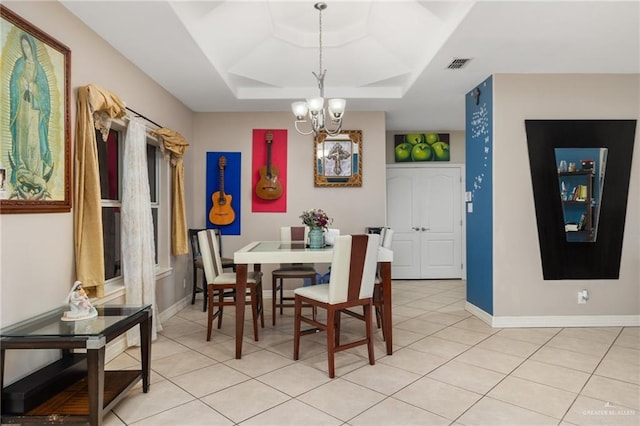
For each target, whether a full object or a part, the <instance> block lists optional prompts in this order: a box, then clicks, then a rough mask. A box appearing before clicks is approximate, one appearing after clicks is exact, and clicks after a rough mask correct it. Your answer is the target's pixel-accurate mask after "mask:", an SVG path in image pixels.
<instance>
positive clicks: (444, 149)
mask: <svg viewBox="0 0 640 426" xmlns="http://www.w3.org/2000/svg"><path fill="white" fill-rule="evenodd" d="M431 148H432V149H433V154H434V155H435V160H436V161H449V144H448V143H445V142H436V143H434V144H433V145H431Z"/></svg>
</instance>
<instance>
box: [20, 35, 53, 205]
mask: <svg viewBox="0 0 640 426" xmlns="http://www.w3.org/2000/svg"><path fill="white" fill-rule="evenodd" d="M20 48H21V50H22V56H20V57H19V58H18V59H17V60H16V62H15V64H14V66H13V71H12V72H11V78H10V80H9V96H10V107H9V125H10V127H11V140H12V145H11V152H10V153H9V164H10V166H11V177H10V178H9V182H10V183H11V185H12V187H13V192H12V193H11V195H10V196H9V198H20V199H46V198H51V194H50V193H49V189H48V182H49V180H50V179H51V175H52V174H53V171H54V167H55V165H54V163H53V160H52V158H51V150H50V149H49V117H50V115H51V96H50V92H49V82H48V81H47V75H46V73H45V71H44V68H43V67H42V65H41V64H40V62H39V61H38V57H37V46H36V42H35V40H34V39H33V37H31V36H30V35H29V34H26V33H23V34H22V35H21V36H20Z"/></svg>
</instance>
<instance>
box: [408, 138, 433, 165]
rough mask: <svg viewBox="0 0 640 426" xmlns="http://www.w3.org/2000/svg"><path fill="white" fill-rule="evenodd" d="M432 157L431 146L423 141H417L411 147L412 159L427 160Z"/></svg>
mask: <svg viewBox="0 0 640 426" xmlns="http://www.w3.org/2000/svg"><path fill="white" fill-rule="evenodd" d="M432 157H433V150H432V149H431V146H430V145H429V144H427V143H425V142H423V143H419V144H417V145H416V146H414V147H413V149H411V159H412V160H413V161H429V160H431V158H432Z"/></svg>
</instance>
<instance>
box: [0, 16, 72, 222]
mask: <svg viewBox="0 0 640 426" xmlns="http://www.w3.org/2000/svg"><path fill="white" fill-rule="evenodd" d="M0 15H1V25H0V28H1V29H2V30H1V31H0V46H1V51H0V70H1V73H0V83H1V87H2V90H0V103H1V104H2V105H3V106H4V108H2V109H1V113H0V168H1V169H5V170H6V176H5V179H6V181H5V186H4V190H3V191H0V207H1V209H0V211H1V212H2V213H44V212H62V211H69V210H70V209H71V199H70V186H71V185H70V178H69V175H70V146H71V139H70V131H69V68H70V55H71V52H70V50H69V49H68V48H67V47H66V46H64V45H62V44H60V43H59V42H58V41H56V40H54V39H52V38H51V37H49V36H48V35H47V34H45V33H43V32H42V31H41V30H39V29H38V28H36V27H34V26H33V25H31V24H30V23H28V22H26V21H25V20H23V19H22V18H20V17H19V16H17V15H16V14H14V13H13V12H11V11H10V10H9V9H7V8H6V7H4V6H2V5H0Z"/></svg>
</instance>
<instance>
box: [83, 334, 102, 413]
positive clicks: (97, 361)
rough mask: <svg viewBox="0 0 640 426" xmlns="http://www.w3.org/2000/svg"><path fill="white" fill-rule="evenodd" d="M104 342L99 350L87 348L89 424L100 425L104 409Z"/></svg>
mask: <svg viewBox="0 0 640 426" xmlns="http://www.w3.org/2000/svg"><path fill="white" fill-rule="evenodd" d="M104 348H105V346H104V342H103V343H102V345H101V346H100V347H99V348H96V349H89V348H87V370H88V372H87V373H88V374H87V386H88V391H89V423H90V424H91V426H101V425H102V410H103V408H104Z"/></svg>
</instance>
